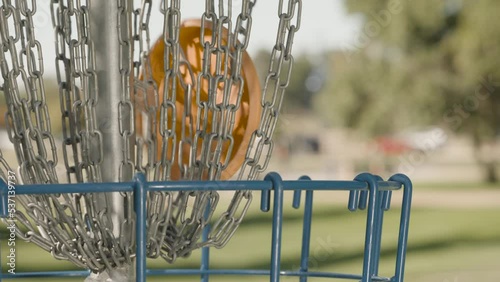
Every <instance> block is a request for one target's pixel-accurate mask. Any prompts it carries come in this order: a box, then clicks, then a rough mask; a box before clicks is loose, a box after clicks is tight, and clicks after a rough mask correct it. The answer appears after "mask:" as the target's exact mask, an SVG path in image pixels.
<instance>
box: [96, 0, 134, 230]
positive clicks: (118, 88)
mask: <svg viewBox="0 0 500 282" xmlns="http://www.w3.org/2000/svg"><path fill="white" fill-rule="evenodd" d="M127 1H129V3H130V5H129V7H132V0H127ZM118 4H119V3H118V1H116V0H106V1H103V0H89V6H90V25H91V39H92V41H93V42H94V47H95V55H96V72H97V83H98V89H99V102H98V104H97V108H96V115H97V120H98V124H99V129H100V131H101V133H102V139H103V140H102V142H103V144H102V145H103V150H104V152H105V154H106V155H105V157H104V159H103V163H102V166H101V174H102V181H103V182H119V181H120V180H122V181H129V180H131V179H132V177H133V175H132V173H133V172H132V171H130V175H124V173H120V166H121V164H122V160H123V151H122V150H124V149H125V150H133V148H122V144H123V140H122V136H121V134H120V120H119V117H120V114H119V107H118V106H119V103H120V101H121V97H122V94H123V93H124V91H126V89H123V85H122V77H121V73H120V66H121V65H124V66H126V65H128V64H130V56H131V54H128V53H127V52H122V56H120V42H119V37H118V21H119V20H120V21H122V22H120V24H121V25H122V26H123V27H129V26H130V25H131V20H130V17H128V18H126V19H119V17H118ZM123 21H125V22H123ZM127 21H128V22H127ZM129 30H130V32H131V29H129ZM130 141H131V142H130V144H133V142H132V141H133V136H131V137H130ZM130 152H131V155H133V151H130ZM120 174H121V176H122V178H123V179H121V176H120ZM99 201H100V202H99V203H98V205H99V206H100V207H103V208H104V207H106V208H107V210H108V211H109V215H110V217H111V222H112V223H113V228H112V230H113V235H115V236H116V237H118V236H120V226H121V223H122V222H123V221H124V210H125V200H124V197H122V196H121V195H120V193H106V194H105V195H104V197H102V198H99Z"/></svg>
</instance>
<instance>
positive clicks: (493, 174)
mask: <svg viewBox="0 0 500 282" xmlns="http://www.w3.org/2000/svg"><path fill="white" fill-rule="evenodd" d="M482 166H483V168H484V172H485V180H486V182H488V183H497V182H498V174H497V170H496V168H497V166H496V163H495V162H488V163H483V164H482Z"/></svg>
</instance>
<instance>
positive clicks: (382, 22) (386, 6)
mask: <svg viewBox="0 0 500 282" xmlns="http://www.w3.org/2000/svg"><path fill="white" fill-rule="evenodd" d="M40 2H44V1H40ZM235 2H237V1H235ZM235 5H236V4H235ZM183 8H184V7H183ZM499 12H500V2H499V1H496V0H478V1H462V0H443V1H431V0H420V1H406V0H380V1H354V0H344V1H341V0H314V1H303V13H302V24H301V30H300V31H299V32H298V33H297V36H296V38H295V45H294V48H295V50H294V51H295V52H294V54H295V64H294V69H293V73H292V80H291V84H290V86H289V88H288V91H287V94H286V95H287V96H286V98H285V102H284V105H283V111H282V115H281V118H280V122H279V128H278V129H277V133H276V138H275V140H276V147H275V151H274V154H273V159H272V162H271V165H270V167H269V170H270V171H271V170H273V171H278V172H280V174H282V176H283V178H285V179H296V178H298V177H300V176H301V175H304V174H307V175H310V176H311V177H312V178H313V179H352V178H354V177H355V176H356V175H357V174H358V173H360V172H363V171H369V172H372V173H376V174H379V175H381V176H382V177H383V178H388V177H389V176H390V175H392V174H394V173H397V172H402V173H405V174H407V175H408V176H410V177H411V179H412V180H413V182H414V186H415V190H414V202H413V210H412V219H411V226H410V239H409V253H408V260H407V265H406V268H407V275H406V276H407V279H406V280H405V281H410V282H411V281H432V282H434V281H436V282H438V281H439V282H465V281H485V282H490V281H491V282H494V281H500V219H499V216H498V215H499V213H500V184H499V178H500V56H499V54H500V22H499V21H498V13H499ZM200 13H201V12H200V10H199V9H196V7H187V8H186V9H185V10H183V17H184V18H189V17H199V15H200ZM276 13H277V12H276V1H263V0H261V1H257V5H256V7H255V16H254V28H253V34H252V38H251V44H250V46H249V52H250V54H251V56H252V58H253V59H254V62H255V64H256V66H257V68H258V69H259V71H260V78H261V80H262V79H263V78H264V77H265V73H266V70H267V67H268V64H269V56H270V50H271V48H272V45H273V42H274V40H275V34H274V33H273V29H274V30H275V29H276V26H271V23H270V22H271V20H270V19H273V20H274V19H275V18H277V17H276ZM267 19H269V21H268V20H267ZM37 21H38V27H39V28H40V35H39V36H38V38H39V39H40V41H41V42H42V45H43V46H44V47H45V46H50V47H48V48H45V49H44V58H45V62H46V65H47V67H46V74H45V88H46V93H50V95H49V94H48V95H47V99H48V104H49V109H51V120H52V122H53V130H54V131H55V132H60V130H61V126H60V113H59V112H58V110H59V98H58V94H57V93H58V90H57V89H58V86H57V83H56V79H55V74H54V66H51V65H52V64H51V63H50V62H52V61H53V55H51V54H52V53H53V49H51V48H52V46H53V36H52V31H51V29H50V27H51V23H50V10H48V9H45V10H44V9H43V8H40V9H39V12H38V13H37ZM153 21H154V19H153ZM160 22H161V21H160ZM43 27H46V28H45V29H44V28H43ZM151 32H152V34H158V35H159V34H161V27H152V31H151ZM154 36H155V37H156V35H154ZM48 62H49V63H48ZM2 83H3V82H2ZM2 96H3V93H2V92H0V113H1V114H2V116H3V113H5V112H6V107H5V101H4V99H3V97H2ZM55 135H56V136H57V135H58V133H55ZM0 149H1V150H2V152H3V154H4V155H5V156H6V157H7V158H10V164H11V165H13V164H15V163H16V161H15V154H14V152H13V150H12V146H11V144H10V141H9V140H8V137H7V133H6V131H5V120H4V119H3V118H2V119H0ZM62 171H63V170H62ZM316 198H317V200H318V201H317V207H316V209H315V218H314V225H313V228H314V229H313V249H314V250H317V253H316V255H313V258H312V260H311V262H310V267H311V269H312V270H331V269H333V270H335V271H343V270H346V271H352V272H359V270H360V262H361V259H362V249H361V248H362V237H363V233H362V232H363V230H364V222H363V220H364V219H363V218H364V217H363V215H360V214H349V213H348V212H347V211H346V209H345V201H344V198H345V195H340V196H338V197H337V196H336V195H331V194H330V195H325V196H323V195H320V196H317V197H316ZM394 201H395V202H397V201H398V198H397V197H395V199H394ZM256 206H257V204H255V205H253V209H252V210H251V212H250V214H249V216H248V220H247V224H245V223H243V225H242V227H241V229H240V230H239V231H238V232H237V234H236V235H235V238H234V240H233V241H231V242H230V243H229V245H228V246H227V247H226V248H225V249H222V250H214V251H213V252H212V254H213V256H214V260H213V265H214V266H215V267H227V266H228V265H229V266H234V267H249V268H255V267H266V264H267V259H268V257H269V250H270V249H269V246H268V245H266V244H267V243H268V242H269V240H268V238H269V236H270V232H267V231H270V229H269V226H270V225H269V217H267V216H266V215H263V214H261V213H259V212H258V207H256ZM397 208H398V207H397V204H396V205H395V207H394V209H395V210H394V211H392V212H389V215H388V218H387V219H386V221H385V223H386V227H385V230H384V236H385V237H384V238H385V239H384V245H383V259H382V269H381V274H384V271H385V272H387V273H390V272H391V271H392V267H393V260H394V257H393V255H392V252H393V251H394V248H395V245H394V240H395V239H396V238H397V236H396V235H395V231H396V230H397V229H396V228H397V224H398V223H399V222H398V219H397V217H398V212H397ZM299 215H300V214H299V212H298V211H293V210H291V209H290V210H289V211H288V214H287V217H285V240H288V241H285V245H284V247H283V248H284V257H285V260H284V264H285V265H284V267H289V268H294V267H296V266H298V263H299V262H298V261H294V258H295V257H296V255H297V254H300V250H299V243H298V242H299V241H298V240H299V235H300V216H299ZM255 227H259V228H255ZM2 228H3V227H2ZM287 231H288V233H286V232H287ZM2 232H3V233H2V234H3V235H2V236H6V233H5V232H4V229H2ZM287 234H288V235H287ZM294 236H295V237H297V238H295V237H294ZM252 240H253V241H252ZM255 240H258V242H255ZM259 242H265V243H262V244H261V243H259ZM4 244H5V242H3V243H2V249H3V250H5V247H4ZM248 244H252V246H254V247H252V248H251V250H248ZM23 251H25V253H24V254H27V253H28V252H29V253H32V254H36V256H35V255H27V256H24V257H23V255H22V254H23V253H22V252H23ZM19 252H20V254H19V262H18V266H19V269H20V270H23V269H24V270H42V269H56V268H58V267H59V268H60V267H63V268H67V267H71V266H70V265H69V264H64V263H60V262H57V263H56V262H54V261H53V259H52V258H50V255H49V254H46V253H44V252H43V251H40V250H39V249H38V248H35V247H33V246H31V245H22V246H21V247H19ZM246 252H249V253H246ZM2 256H3V253H2ZM197 256H198V254H193V259H191V260H181V261H180V262H179V265H180V266H193V267H196V259H197ZM235 256H237V257H238V260H239V258H240V257H241V258H243V257H246V259H245V265H241V263H238V262H236V261H235V260H234V257H235ZM2 258H3V257H2ZM45 258H46V259H45ZM23 261H25V262H26V264H23ZM151 264H152V265H153V266H154V267H160V265H163V266H164V264H161V263H158V262H151ZM2 267H3V268H5V265H3V264H2ZM81 280H82V279H80V280H74V281H81ZM239 280H244V279H239ZM26 281H33V280H26ZM51 281H54V280H51ZM61 281H67V280H61ZM153 281H155V280H153ZM158 281H159V280H158ZM186 281H187V280H186ZM189 281H196V279H194V280H189ZM214 281H232V279H231V278H220V279H218V278H215V279H214ZM245 281H246V280H245ZM248 281H266V280H265V279H264V278H263V279H262V280H256V279H249V280H248ZM285 281H295V280H294V279H292V278H286V279H285ZM312 281H314V280H312ZM321 281H324V280H321Z"/></svg>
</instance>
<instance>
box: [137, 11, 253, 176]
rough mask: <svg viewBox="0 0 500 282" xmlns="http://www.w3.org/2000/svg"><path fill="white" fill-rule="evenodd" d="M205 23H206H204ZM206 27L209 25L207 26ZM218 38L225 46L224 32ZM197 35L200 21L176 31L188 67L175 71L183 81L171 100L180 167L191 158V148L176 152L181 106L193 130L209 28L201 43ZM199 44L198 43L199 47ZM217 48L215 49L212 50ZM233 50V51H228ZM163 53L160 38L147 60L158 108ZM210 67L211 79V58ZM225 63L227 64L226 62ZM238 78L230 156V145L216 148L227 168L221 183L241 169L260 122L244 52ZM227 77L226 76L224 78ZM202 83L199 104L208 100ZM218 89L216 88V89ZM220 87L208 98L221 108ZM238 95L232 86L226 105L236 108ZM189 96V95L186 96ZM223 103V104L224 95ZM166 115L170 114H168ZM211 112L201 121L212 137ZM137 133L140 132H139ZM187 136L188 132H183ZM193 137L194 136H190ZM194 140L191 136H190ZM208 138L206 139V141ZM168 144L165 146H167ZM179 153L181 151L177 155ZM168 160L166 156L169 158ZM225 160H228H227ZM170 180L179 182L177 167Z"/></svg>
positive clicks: (205, 83) (213, 68)
mask: <svg viewBox="0 0 500 282" xmlns="http://www.w3.org/2000/svg"><path fill="white" fill-rule="evenodd" d="M206 23H207V22H206ZM208 23H210V22H208ZM222 30H223V32H222V38H221V42H222V44H227V34H228V32H227V29H225V28H223V29H222ZM200 34H201V21H200V20H187V21H184V22H183V23H182V25H181V27H180V32H179V45H180V48H181V49H182V53H183V55H184V58H183V60H184V61H185V62H187V63H188V64H189V65H190V68H191V72H189V71H188V67H187V66H186V65H182V64H181V66H180V67H179V73H180V76H179V79H182V80H183V81H178V83H177V89H178V90H177V95H176V99H175V106H176V129H175V133H176V136H177V150H176V152H174V154H177V155H176V157H175V162H176V163H177V160H178V157H179V156H178V154H179V153H181V154H182V163H184V164H187V163H188V161H189V157H190V156H191V152H190V151H191V147H190V146H186V147H185V148H181V149H180V150H179V146H180V145H179V141H180V137H181V134H182V120H183V119H185V117H184V113H185V109H186V108H187V107H185V103H186V101H187V102H189V101H191V115H192V122H193V123H194V124H195V127H196V121H197V119H198V114H199V113H198V104H197V97H196V92H195V91H196V89H197V86H196V83H197V78H198V75H199V74H201V73H202V67H203V42H205V41H211V40H212V25H211V23H210V24H205V31H204V37H205V38H204V39H203V41H202V42H201V40H200V36H201V35H200ZM200 42H201V43H200ZM216 47H217V46H216ZM229 48H233V47H229ZM164 50H165V44H164V41H163V38H160V39H158V40H157V42H156V43H155V44H154V46H153V48H152V49H151V50H150V58H151V70H152V77H153V80H154V81H155V82H156V83H157V85H159V89H158V96H159V104H160V105H161V104H162V102H163V91H164V87H165V86H164V78H165V73H164ZM211 56H212V58H211V61H212V63H211V66H210V70H209V71H210V74H211V75H212V76H215V74H216V71H217V70H216V68H217V66H216V65H217V64H216V58H217V57H216V55H215V54H212V55H211ZM221 60H222V61H221V64H220V66H224V65H225V63H226V62H225V61H224V60H225V58H222V59H221ZM227 63H229V62H227ZM227 72H228V73H231V70H230V67H228V68H227ZM219 73H222V74H224V70H223V69H222V67H221V69H220V70H219ZM240 73H241V78H242V79H243V87H242V96H241V101H240V107H239V108H238V110H237V111H236V112H235V116H234V127H233V130H232V137H233V141H232V143H233V144H232V150H231V153H230V154H228V150H229V147H230V145H229V144H230V143H231V142H225V144H222V146H219V149H221V148H222V150H221V151H222V153H221V158H220V160H219V162H220V163H222V164H224V163H226V162H227V167H226V168H225V169H224V170H223V171H222V174H221V179H229V178H231V176H233V175H234V174H235V173H236V172H237V171H238V169H239V168H240V167H241V165H242V164H243V161H244V159H245V155H246V151H247V147H248V145H249V142H250V138H251V136H252V134H253V132H254V131H255V130H256V129H257V127H258V125H259V121H260V114H261V105H260V103H261V101H260V97H261V92H260V91H261V89H260V84H259V80H258V76H257V71H256V69H255V66H254V64H253V62H252V60H251V59H250V56H249V55H248V53H247V52H246V51H245V52H243V55H242V65H241V72H240ZM225 77H227V76H225ZM201 81H202V83H201V85H200V86H199V92H200V93H198V95H199V97H198V98H199V100H200V101H208V100H209V94H208V92H209V81H208V79H202V80H201ZM182 84H184V85H186V84H191V85H193V91H191V92H192V93H191V94H190V95H192V96H191V97H190V99H187V98H188V97H185V95H186V93H184V88H183V87H182ZM218 86H219V85H218ZM222 88H223V84H222V83H221V84H220V86H219V87H217V89H216V90H215V93H214V95H215V97H211V99H212V100H213V101H215V104H216V105H217V106H218V105H222V103H223V98H224V95H223V93H224V89H222ZM239 91H240V86H239V85H232V86H231V89H230V91H229V92H230V95H229V99H228V101H229V103H227V101H226V104H229V105H231V104H233V105H234V104H236V103H237V100H238V98H239ZM188 94H189V93H188ZM226 100H227V94H226ZM168 114H169V115H170V113H168ZM213 115H214V113H213V111H210V112H209V113H208V115H206V116H204V117H202V118H205V119H206V120H205V121H204V123H206V132H208V133H213V132H217V129H216V128H213V126H212V125H213V124H212V123H213ZM157 118H158V122H159V120H160V113H158V115H157ZM171 118H172V117H170V116H169V117H168V119H171ZM139 132H140V130H139ZM186 132H188V131H186ZM157 133H158V134H157V136H158V138H159V140H158V142H157V143H158V154H161V152H162V141H161V135H160V134H159V130H158V132H157ZM193 134H194V132H193ZM192 137H194V136H192ZM206 138H208V137H206ZM193 142H196V140H193ZM215 143H217V142H214V144H213V145H212V146H211V148H209V150H212V152H213V151H214V150H216V147H217V146H216V144H215ZM170 145H172V144H169V146H170ZM200 146H201V144H198V147H200ZM181 150H182V151H181ZM201 151H202V150H201V148H198V149H197V157H199V156H200V155H201ZM169 157H170V156H169ZM227 158H229V160H227ZM171 178H172V179H174V180H177V179H180V178H181V172H180V168H179V166H178V165H177V164H175V165H173V167H172V170H171ZM202 178H203V179H207V175H203V176H202Z"/></svg>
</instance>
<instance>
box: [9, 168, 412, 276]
mask: <svg viewBox="0 0 500 282" xmlns="http://www.w3.org/2000/svg"><path fill="white" fill-rule="evenodd" d="M401 189H402V190H403V198H402V204H401V217H400V226H399V240H398V243H397V251H396V263H395V271H394V275H393V276H391V277H381V276H378V275H379V274H378V267H379V259H380V247H381V246H380V245H381V239H382V238H381V237H382V225H383V217H384V212H385V211H387V210H388V209H389V208H390V203H391V195H392V191H394V190H401ZM194 190H196V191H210V190H216V191H237V190H253V191H261V193H262V195H261V210H262V211H264V212H267V211H270V210H271V200H272V201H273V204H272V215H273V217H272V218H273V225H272V239H271V246H270V249H271V260H270V268H269V269H257V270H248V269H210V268H209V259H210V257H209V249H208V248H203V249H202V259H201V262H200V265H201V267H200V269H165V270H150V269H147V268H146V255H145V254H146V222H145V220H144V219H145V218H146V212H147V211H146V195H147V192H148V191H194ZM7 191H8V189H7V185H6V184H5V183H4V182H2V181H1V180H0V216H7ZM271 191H274V193H273V196H271ZM284 191H294V197H293V203H292V205H293V207H294V208H299V207H300V198H301V192H302V191H305V197H306V199H305V204H304V217H303V234H302V251H301V257H300V262H301V263H300V269H299V270H298V271H287V270H282V269H281V267H280V264H281V247H282V241H281V236H282V224H283V204H284V203H283V202H284V199H283V195H284ZM314 191H350V195H349V202H348V208H349V210H351V211H354V210H357V209H367V219H366V234H365V246H364V259H363V273H361V274H346V273H334V272H316V271H309V269H308V261H309V254H310V250H309V248H310V234H311V224H312V208H313V193H314ZM101 192H133V193H134V195H135V197H134V201H135V203H134V204H135V211H136V220H137V221H136V222H137V226H136V238H137V246H136V254H137V256H136V257H137V259H136V274H137V276H136V277H137V278H136V281H137V282H144V281H146V277H147V276H148V275H151V276H158V275H161V276H172V275H198V276H200V277H201V281H202V282H208V281H209V278H210V277H211V276H216V275H241V276H268V277H269V278H270V281H271V282H278V281H280V277H282V276H295V277H298V279H300V282H307V279H308V278H309V277H323V278H337V279H347V280H357V281H362V282H371V281H389V282H402V281H403V279H404V267H405V257H406V249H407V242H408V227H409V220H410V208H411V196H412V183H411V181H410V179H409V178H408V177H406V176H405V175H402V174H396V175H394V176H392V177H391V178H389V180H388V181H383V180H382V179H381V178H380V177H379V176H376V175H372V174H369V173H363V174H360V175H358V176H357V177H356V178H355V179H354V181H312V180H310V179H309V178H308V177H303V178H301V179H300V180H296V181H283V180H282V179H281V177H280V176H279V175H278V174H277V173H270V174H268V175H267V176H266V177H265V179H264V180H263V181H211V182H205V181H175V182H147V181H146V180H145V178H144V176H143V175H142V174H137V175H136V176H135V178H134V181H132V182H123V183H99V184H95V183H79V184H69V185H68V184H51V185H44V184H35V185H19V186H17V187H16V194H17V195H21V194H56V193H101ZM208 228H209V226H208V227H207V229H206V230H205V232H204V236H206V234H207V233H208ZM205 238H206V237H205ZM88 274H89V272H88V271H84V270H82V271H47V272H23V273H16V274H15V275H13V274H10V273H0V281H2V279H15V278H27V277H70V276H87V275H88Z"/></svg>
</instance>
